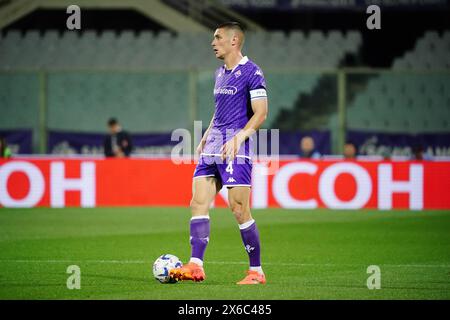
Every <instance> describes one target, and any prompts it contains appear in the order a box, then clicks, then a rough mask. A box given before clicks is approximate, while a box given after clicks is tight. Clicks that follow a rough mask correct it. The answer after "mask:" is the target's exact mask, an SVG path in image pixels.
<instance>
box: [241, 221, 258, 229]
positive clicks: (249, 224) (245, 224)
mask: <svg viewBox="0 0 450 320" xmlns="http://www.w3.org/2000/svg"><path fill="white" fill-rule="evenodd" d="M254 223H255V220H254V219H252V220H250V221H247V222H244V223H243V224H240V225H239V229H241V230H242V229H247V228H248V227H250V226H251V225H252V224H254Z"/></svg>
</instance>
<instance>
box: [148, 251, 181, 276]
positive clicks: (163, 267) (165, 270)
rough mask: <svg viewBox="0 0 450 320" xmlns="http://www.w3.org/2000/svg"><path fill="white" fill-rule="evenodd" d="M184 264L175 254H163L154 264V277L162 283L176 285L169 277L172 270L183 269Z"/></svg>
mask: <svg viewBox="0 0 450 320" xmlns="http://www.w3.org/2000/svg"><path fill="white" fill-rule="evenodd" d="M182 266H183V263H182V262H181V260H180V259H178V257H177V256H174V255H173V254H163V255H162V256H160V257H158V259H156V261H155V263H153V276H154V277H155V279H156V280H158V281H159V282H161V283H175V282H176V281H175V280H174V279H172V278H171V277H170V275H169V271H170V269H174V268H181V267H182Z"/></svg>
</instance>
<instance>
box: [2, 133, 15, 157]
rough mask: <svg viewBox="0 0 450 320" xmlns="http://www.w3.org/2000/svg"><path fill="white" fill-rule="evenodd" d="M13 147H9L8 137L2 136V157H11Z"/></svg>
mask: <svg viewBox="0 0 450 320" xmlns="http://www.w3.org/2000/svg"><path fill="white" fill-rule="evenodd" d="M11 155H12V153H11V149H9V147H8V144H7V143H6V139H5V138H4V137H0V158H11Z"/></svg>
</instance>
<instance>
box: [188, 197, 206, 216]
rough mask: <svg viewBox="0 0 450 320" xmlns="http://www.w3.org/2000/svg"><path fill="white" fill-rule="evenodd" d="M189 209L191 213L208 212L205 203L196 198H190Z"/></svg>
mask: <svg viewBox="0 0 450 320" xmlns="http://www.w3.org/2000/svg"><path fill="white" fill-rule="evenodd" d="M190 208H191V211H192V212H196V213H198V212H200V213H201V212H204V211H206V212H208V204H207V203H206V202H205V201H201V200H199V199H197V198H192V200H191V203H190Z"/></svg>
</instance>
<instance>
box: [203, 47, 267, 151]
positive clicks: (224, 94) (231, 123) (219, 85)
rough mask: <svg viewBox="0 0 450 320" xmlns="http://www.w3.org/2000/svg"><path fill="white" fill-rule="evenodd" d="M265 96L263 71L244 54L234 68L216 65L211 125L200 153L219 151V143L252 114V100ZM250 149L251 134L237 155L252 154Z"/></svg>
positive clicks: (238, 129)
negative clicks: (217, 66) (213, 111)
mask: <svg viewBox="0 0 450 320" xmlns="http://www.w3.org/2000/svg"><path fill="white" fill-rule="evenodd" d="M266 97H267V94H266V81H265V79H264V75H263V73H262V71H261V69H260V68H259V67H258V66H257V65H256V64H255V63H254V62H253V61H251V60H249V59H248V58H247V57H246V56H245V57H243V58H242V59H241V61H240V62H239V64H238V65H237V66H236V67H235V68H234V69H233V70H227V69H226V68H225V65H223V66H222V67H220V68H218V69H217V70H216V73H215V86H214V99H215V104H216V108H215V113H214V118H213V125H212V127H211V130H210V133H209V134H208V137H207V138H206V144H205V147H204V149H203V152H202V154H204V155H218V154H220V148H221V147H222V145H224V144H225V143H226V142H227V141H228V140H230V139H231V138H232V137H233V136H235V135H236V134H237V133H238V132H239V131H240V130H241V129H243V128H244V127H245V125H246V124H247V122H248V120H249V119H250V118H251V117H252V116H253V110H252V107H251V100H253V99H260V98H266ZM252 152H253V142H252V138H251V137H250V138H249V139H247V140H246V141H245V143H243V144H242V145H241V148H240V149H239V152H238V155H240V156H246V157H251V156H252Z"/></svg>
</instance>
